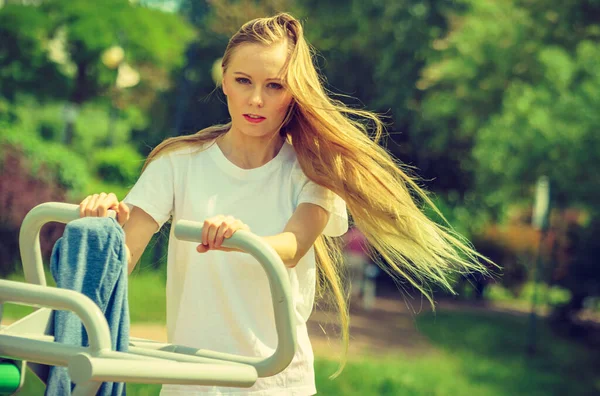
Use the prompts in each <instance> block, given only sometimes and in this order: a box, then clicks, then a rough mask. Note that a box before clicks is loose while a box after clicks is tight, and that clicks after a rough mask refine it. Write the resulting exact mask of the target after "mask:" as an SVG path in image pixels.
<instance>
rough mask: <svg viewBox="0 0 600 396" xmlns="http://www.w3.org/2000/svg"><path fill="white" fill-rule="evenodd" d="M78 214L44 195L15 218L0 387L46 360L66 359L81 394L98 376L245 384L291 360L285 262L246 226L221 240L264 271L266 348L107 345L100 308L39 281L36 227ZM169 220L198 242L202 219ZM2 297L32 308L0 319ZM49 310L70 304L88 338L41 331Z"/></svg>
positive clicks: (1, 290)
mask: <svg viewBox="0 0 600 396" xmlns="http://www.w3.org/2000/svg"><path fill="white" fill-rule="evenodd" d="M111 215H112V216H113V217H114V215H115V214H114V212H112V213H111ZM78 218H79V206H78V205H73V204H66V203H59V202H48V203H43V204H41V205H38V206H36V207H35V208H33V209H32V210H31V211H30V212H29V213H28V214H27V216H25V219H24V220H23V223H22V225H21V231H20V233H19V248H20V252H21V261H22V263H23V270H24V274H25V281H26V282H16V281H8V280H0V395H11V394H14V393H16V392H17V391H18V390H19V389H20V388H21V387H22V386H23V383H24V379H25V368H26V367H27V366H29V368H30V369H31V370H32V371H33V372H34V373H35V374H36V375H37V376H38V377H39V378H40V379H41V380H42V381H43V382H44V383H46V382H47V381H46V380H47V378H48V369H49V367H48V366H64V367H68V371H69V375H70V377H71V380H72V381H73V382H74V383H75V384H76V386H75V389H74V391H73V396H84V395H85V396H87V395H94V394H96V392H97V391H98V389H99V388H100V386H101V385H102V382H132V383H148V384H149V383H153V384H185V385H218V386H233V387H250V386H252V385H253V384H254V383H255V382H256V380H257V378H259V377H268V376H272V375H274V374H277V373H279V372H281V371H282V370H283V369H285V368H286V367H287V366H288V365H289V363H290V362H291V361H292V358H293V357H294V354H295V351H296V349H295V348H296V329H295V326H294V316H293V309H292V307H293V305H292V298H291V292H290V284H289V280H288V277H287V272H286V270H285V266H284V264H283V262H282V261H281V258H280V257H279V256H278V254H277V253H276V252H275V250H273V248H272V247H271V246H269V245H268V244H267V243H266V242H264V241H263V240H262V239H261V238H259V237H258V236H256V235H254V234H252V233H251V232H248V231H237V232H236V233H235V234H234V235H233V236H232V237H231V238H229V239H226V240H225V241H224V242H223V246H225V247H231V248H237V249H241V250H243V251H245V252H247V253H249V254H251V255H252V256H253V257H254V258H256V259H257V260H258V262H259V263H260V264H261V265H262V267H263V269H264V270H265V272H266V274H267V277H268V279H269V286H270V290H271V297H272V301H273V309H274V312H275V326H276V331H277V339H278V343H277V348H276V349H275V352H274V353H273V354H272V355H271V356H269V357H267V358H257V357H247V356H240V355H232V354H226V353H221V352H216V351H209V350H197V349H194V348H190V347H185V346H181V345H173V344H168V343H162V342H158V341H154V340H146V339H141V338H131V339H130V343H129V351H128V352H126V353H125V352H117V351H113V350H111V342H110V332H109V328H108V324H107V322H106V318H105V317H104V315H103V314H102V311H101V310H100V308H99V307H98V306H97V305H96V304H94V303H93V302H92V300H91V299H89V298H88V297H87V296H85V295H83V294H81V293H78V292H76V291H73V290H65V289H59V288H56V287H49V286H47V285H46V277H45V273H44V269H43V264H42V255H41V250H40V240H39V235H40V229H41V228H42V226H43V225H44V224H46V223H48V222H51V221H55V222H60V223H68V222H70V221H73V220H76V219H78ZM173 227H175V232H174V234H175V237H176V238H177V239H180V240H183V241H189V242H197V243H199V242H201V235H202V223H198V222H193V221H187V220H179V221H177V222H176V223H175V224H174V225H173ZM3 303H13V304H20V305H29V306H34V307H37V308H38V309H37V310H36V311H34V312H33V313H31V314H29V315H27V316H25V317H23V318H21V319H20V320H18V321H16V322H15V323H13V324H11V325H8V326H2V306H3V305H2V304H3ZM52 310H69V311H72V312H74V313H75V314H76V315H77V316H78V317H79V318H80V319H81V321H82V323H83V326H84V327H85V330H86V332H87V334H88V339H89V346H88V347H81V346H72V345H66V344H61V343H58V342H55V341H54V337H53V336H51V335H49V334H51V332H50V329H51V328H52V323H51V320H52Z"/></svg>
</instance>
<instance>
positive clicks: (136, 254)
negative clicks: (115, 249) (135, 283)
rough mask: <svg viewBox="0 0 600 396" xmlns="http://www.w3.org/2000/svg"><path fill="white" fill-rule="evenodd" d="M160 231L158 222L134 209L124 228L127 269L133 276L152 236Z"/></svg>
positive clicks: (136, 208)
mask: <svg viewBox="0 0 600 396" xmlns="http://www.w3.org/2000/svg"><path fill="white" fill-rule="evenodd" d="M157 229H158V224H157V223H156V221H155V220H154V219H153V218H152V217H151V216H150V215H149V214H148V213H146V212H144V211H143V210H142V209H140V208H138V207H137V206H134V207H133V210H132V211H131V214H130V215H129V219H128V220H127V222H126V223H125V225H124V226H123V230H124V231H125V245H126V248H127V268H128V273H129V274H131V272H132V271H133V269H134V268H135V266H136V264H137V262H138V261H139V259H140V257H142V253H144V250H146V246H148V242H150V239H151V238H152V235H154V233H155V232H156V230H157Z"/></svg>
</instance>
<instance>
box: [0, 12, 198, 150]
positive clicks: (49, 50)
mask: <svg viewBox="0 0 600 396" xmlns="http://www.w3.org/2000/svg"><path fill="white" fill-rule="evenodd" d="M31 23H33V26H34V33H30V32H29V26H30V25H31ZM0 26H2V27H3V30H2V34H3V36H4V37H5V38H6V40H2V42H3V43H6V42H17V43H28V44H29V47H26V48H31V50H29V51H28V52H22V53H21V54H22V55H23V56H25V58H23V57H19V56H14V55H19V54H18V53H16V51H12V52H9V51H8V50H6V49H2V50H0V54H2V53H3V52H6V53H8V54H9V55H12V57H11V58H10V60H7V61H6V60H5V63H6V62H9V63H10V65H6V64H5V65H4V67H3V68H2V69H3V70H12V69H14V68H16V67H18V66H19V65H20V66H22V67H23V69H22V70H21V71H20V74H21V75H25V76H30V75H36V76H37V79H33V78H30V79H29V80H31V84H32V85H35V83H37V85H38V86H43V85H44V82H45V79H46V78H48V76H47V75H44V74H42V72H43V71H44V70H40V67H39V65H38V64H39V63H40V62H41V63H42V64H45V63H44V62H42V61H39V62H35V60H36V59H42V60H44V59H45V57H46V58H50V59H51V60H52V61H53V62H54V63H56V64H57V68H58V69H59V71H60V72H61V73H62V75H64V76H65V77H66V83H65V84H64V85H65V86H64V87H63V88H64V89H62V90H59V91H57V92H56V97H58V98H63V97H65V96H66V97H67V99H68V101H69V102H70V103H71V104H72V105H73V106H72V109H74V110H75V112H76V111H77V109H78V108H79V107H80V106H81V105H82V104H83V103H85V102H87V101H89V100H91V99H93V98H96V97H98V96H100V95H104V94H106V93H109V91H110V90H111V89H112V88H113V87H114V86H115V81H116V78H117V71H116V70H111V69H110V68H108V67H106V65H105V64H103V62H102V56H103V54H106V50H107V49H109V48H111V47H113V46H119V47H122V48H123V49H124V58H123V59H122V60H117V62H118V63H119V64H120V65H123V64H125V63H126V64H129V65H131V68H132V69H135V70H137V72H138V73H139V74H140V75H141V80H140V84H139V85H137V86H136V88H135V89H134V90H131V91H129V92H128V93H124V92H120V93H119V94H118V95H117V94H115V93H114V92H113V95H114V96H115V97H113V99H114V100H115V101H116V105H117V106H120V107H126V106H127V105H130V104H132V103H135V105H136V106H138V107H141V108H146V109H147V108H149V107H150V105H151V103H152V102H153V101H154V99H155V95H156V93H157V92H160V91H164V90H166V89H167V88H168V86H169V73H170V71H171V70H172V69H173V68H176V67H179V66H181V64H182V62H183V52H184V50H185V48H186V46H187V44H188V43H189V41H190V40H191V39H192V38H193V36H194V31H193V29H192V28H191V27H190V25H188V24H187V23H185V21H184V20H182V19H181V18H180V17H179V16H178V15H177V14H173V13H166V12H162V11H159V10H156V9H151V8H146V7H142V6H136V5H133V4H132V2H130V1H127V0H107V1H103V2H100V3H99V2H88V1H84V0H76V1H72V0H47V1H43V2H41V3H39V4H37V5H16V4H9V5H7V6H5V7H4V8H2V9H0ZM4 45H5V44H3V45H2V46H4ZM0 48H2V47H0ZM9 49H10V48H9ZM0 59H3V57H1V58H0ZM13 74H14V73H13ZM50 77H51V76H50ZM10 78H12V80H13V81H16V82H18V81H20V80H19V79H15V78H14V77H11V76H9V79H10ZM21 80H24V78H21ZM29 80H27V81H29ZM0 83H1V84H4V82H3V81H1V80H0ZM65 92H66V94H65ZM73 125H74V117H71V120H70V122H69V127H68V128H67V133H66V137H65V141H66V142H68V143H70V142H71V140H72V137H73Z"/></svg>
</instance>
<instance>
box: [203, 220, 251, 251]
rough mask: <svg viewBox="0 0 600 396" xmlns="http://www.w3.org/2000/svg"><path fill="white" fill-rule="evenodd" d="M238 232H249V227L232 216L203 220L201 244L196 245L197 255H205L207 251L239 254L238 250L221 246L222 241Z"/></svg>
mask: <svg viewBox="0 0 600 396" xmlns="http://www.w3.org/2000/svg"><path fill="white" fill-rule="evenodd" d="M238 230H246V231H250V227H248V226H247V225H246V224H244V223H242V222H241V221H240V220H238V219H236V218H234V217H232V216H222V215H219V216H215V217H211V218H209V219H206V220H204V225H203V226H202V244H201V245H198V247H197V248H196V250H197V251H198V253H206V252H208V251H209V250H220V251H223V252H239V251H240V250H238V249H231V248H226V247H223V246H221V244H222V243H223V240H224V239H227V238H231V236H232V235H233V234H234V233H235V232H236V231H238Z"/></svg>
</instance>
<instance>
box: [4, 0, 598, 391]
mask: <svg viewBox="0 0 600 396" xmlns="http://www.w3.org/2000/svg"><path fill="white" fill-rule="evenodd" d="M278 11H288V12H291V13H292V14H293V15H295V16H296V17H298V18H300V19H301V20H302V21H303V22H304V26H305V31H306V36H307V38H308V40H309V42H311V43H312V44H313V45H314V46H315V47H316V48H317V50H318V53H319V54H318V56H317V58H316V62H317V64H318V66H319V68H320V70H321V72H322V73H323V75H324V76H325V77H326V84H327V88H328V89H329V90H330V91H331V92H332V95H334V96H336V98H337V99H340V100H342V101H344V102H346V103H347V104H349V105H351V106H354V107H360V108H367V109H370V110H375V111H377V112H379V113H380V114H382V115H384V116H385V119H386V122H387V123H388V132H389V136H388V137H387V138H386V139H385V141H384V142H383V144H384V145H385V146H386V147H387V149H388V150H389V151H390V152H391V153H392V154H393V155H394V156H395V157H397V158H398V159H399V160H400V161H402V162H404V163H405V164H408V165H411V166H414V167H416V168H417V173H418V174H419V175H420V176H421V177H422V178H423V180H422V181H421V184H422V185H423V186H425V187H426V188H427V189H428V190H430V191H431V192H432V197H433V198H434V200H435V202H436V204H437V205H438V206H439V208H440V209H441V211H442V213H443V214H444V216H445V217H446V219H447V220H448V221H449V222H450V224H451V225H452V226H453V227H454V228H455V229H456V230H457V231H459V232H460V233H462V234H463V235H465V236H466V237H468V238H469V239H470V240H471V241H472V242H473V244H474V245H475V247H476V248H477V250H478V251H480V252H481V253H483V254H484V255H487V256H488V257H490V258H491V259H492V260H494V261H495V262H496V263H498V264H500V265H501V267H502V270H501V271H497V273H498V274H497V276H495V277H494V278H481V277H477V276H472V277H465V278H460V279H458V278H457V279H455V283H454V284H455V287H456V291H457V293H458V294H457V295H450V294H448V293H444V292H442V291H441V290H436V289H435V288H434V289H433V290H432V293H433V296H434V298H435V300H436V302H437V303H438V306H437V310H436V311H435V312H432V311H431V309H430V307H429V306H428V303H427V301H426V300H424V299H422V298H421V297H420V296H419V295H418V293H416V292H413V291H411V290H410V289H407V288H406V286H405V285H400V287H398V285H395V284H394V283H393V282H392V281H391V280H389V279H388V278H387V277H386V276H384V275H382V274H378V273H377V271H374V268H373V267H372V266H371V265H370V263H369V261H368V260H366V259H365V260H364V261H363V262H362V263H359V264H358V265H355V266H352V271H351V272H352V275H353V277H354V289H353V293H352V294H353V299H352V303H351V311H352V315H353V319H352V321H351V349H350V356H349V364H348V366H347V368H346V370H345V371H344V372H343V374H342V375H341V376H340V377H339V378H337V379H335V380H330V379H328V377H329V375H331V374H332V373H333V372H334V371H335V369H336V364H337V360H336V358H335V356H336V354H337V353H338V352H339V351H340V348H339V346H338V345H337V341H336V338H335V334H336V327H335V325H334V324H332V323H331V322H330V319H331V318H332V317H334V316H332V315H331V314H329V313H328V312H327V311H326V309H324V308H323V309H318V310H317V311H316V312H315V314H314V316H313V318H312V319H311V333H312V336H313V340H314V344H315V352H316V355H317V361H316V367H317V384H318V389H319V394H323V395H598V394H600V354H599V353H598V352H599V351H600V268H599V266H598V262H597V260H598V256H599V255H600V241H599V239H598V238H597V237H596V235H597V234H598V232H600V218H599V211H598V209H599V202H600V201H599V198H600V176H599V175H600V133H598V131H597V129H598V126H599V125H600V1H597V0H579V1H577V0H569V1H565V0H503V1H494V0H455V1H446V0H387V1H386V0H326V1H323V0H321V1H317V0H303V1H300V0H165V1H160V0H135V1H134V0H129V1H128V0H102V1H97V2H96V1H87V0H0V258H1V259H0V276H2V278H9V279H17V280H22V279H23V275H22V270H21V264H20V261H19V260H20V258H19V252H18V233H19V227H20V224H21V221H22V220H23V218H24V216H25V214H26V213H27V212H28V211H29V210H30V209H32V208H33V207H34V206H35V205H37V204H39V203H42V202H47V201H62V202H71V203H78V202H80V201H81V199H82V198H83V197H85V196H86V195H88V194H92V193H98V192H102V191H106V192H109V191H112V192H115V193H116V194H117V196H118V197H119V198H123V197H124V196H125V194H126V193H127V191H128V189H129V188H130V187H131V186H132V185H133V184H134V183H135V181H136V179H137V177H138V175H139V172H140V169H141V166H142V165H143V161H144V158H145V157H146V155H147V154H148V153H149V152H150V150H151V149H152V148H153V147H154V146H156V145H157V144H158V143H159V142H161V141H162V140H163V139H165V138H167V137H170V136H177V135H182V134H190V133H194V132H196V131H197V130H199V129H201V128H204V127H207V126H209V125H212V124H215V123H222V122H226V121H227V120H228V113H227V108H226V105H225V101H224V99H223V95H222V93H221V92H220V90H218V89H216V88H215V87H216V80H217V79H218V73H216V69H215V67H218V65H219V61H220V57H221V56H222V54H223V51H224V49H225V46H226V44H227V41H228V38H229V37H230V36H231V35H232V34H233V33H234V32H235V31H236V30H237V29H238V28H239V27H240V26H241V25H242V24H243V23H244V22H246V21H247V20H249V19H252V18H254V17H258V16H266V15H271V14H274V13H275V12H278ZM432 216H433V215H432ZM440 221H441V220H440ZM62 230H63V226H60V225H54V224H52V225H48V226H46V227H45V228H44V229H43V232H42V236H41V239H42V247H43V250H44V252H45V253H44V254H45V255H46V257H49V252H50V251H51V249H52V246H53V244H54V242H55V241H56V239H57V238H58V237H59V236H60V235H61V233H62ZM167 236H168V230H164V229H163V232H161V233H159V234H157V235H156V237H155V238H154V239H153V240H152V242H151V243H150V245H149V247H148V249H147V250H146V252H145V254H144V257H143V258H142V261H141V263H140V265H138V269H137V270H136V272H134V274H132V275H131V278H130V279H131V280H130V300H129V301H130V304H131V314H132V321H133V330H132V332H134V333H135V334H137V335H147V336H150V337H154V338H162V337H164V317H165V313H164V307H165V303H164V282H165V261H166V241H167ZM49 279H51V277H49ZM27 310H28V308H25V307H21V306H17V305H9V304H7V305H6V307H5V313H4V318H3V320H8V321H10V320H14V319H17V318H19V317H20V316H22V315H24V314H25V313H27V312H29V311H27ZM324 329H327V332H326V334H325V332H324ZM158 390H159V387H157V386H146V385H136V386H133V385H129V386H128V393H129V394H132V395H157V394H158ZM40 392H43V391H42V390H41V385H40V384H39V383H37V382H36V381H35V379H34V376H33V375H30V376H29V377H28V380H27V383H26V387H25V390H24V391H23V393H22V394H31V395H36V394H41V393H40Z"/></svg>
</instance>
